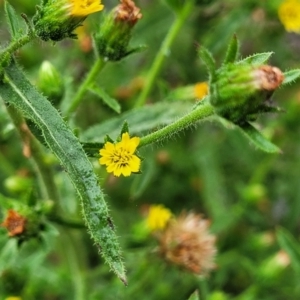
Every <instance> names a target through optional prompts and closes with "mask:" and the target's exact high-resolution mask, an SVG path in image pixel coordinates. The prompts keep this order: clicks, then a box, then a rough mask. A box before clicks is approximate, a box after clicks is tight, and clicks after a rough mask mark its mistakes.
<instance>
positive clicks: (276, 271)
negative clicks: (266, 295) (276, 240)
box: [259, 250, 290, 281]
mask: <svg viewBox="0 0 300 300" xmlns="http://www.w3.org/2000/svg"><path fill="white" fill-rule="evenodd" d="M289 264H290V257H289V255H288V254H287V253H286V252H284V251H283V250H281V251H279V252H277V253H276V254H275V255H274V256H271V257H269V258H268V259H266V260H265V261H264V262H263V264H262V265H261V267H260V269H259V276H260V278H261V279H262V280H265V281H272V280H276V278H278V276H280V275H281V274H282V273H283V272H284V270H285V269H286V268H287V267H288V266H289Z"/></svg>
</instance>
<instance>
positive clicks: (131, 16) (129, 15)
mask: <svg viewBox="0 0 300 300" xmlns="http://www.w3.org/2000/svg"><path fill="white" fill-rule="evenodd" d="M141 17H142V14H141V13H140V9H139V8H138V7H136V6H135V3H134V2H133V1H132V0H121V3H120V4H119V5H118V6H117V7H116V9H115V20H116V21H121V22H126V23H128V24H130V25H131V26H133V25H135V23H136V22H137V21H138V20H139V19H140V18H141Z"/></svg>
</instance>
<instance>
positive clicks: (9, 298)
mask: <svg viewBox="0 0 300 300" xmlns="http://www.w3.org/2000/svg"><path fill="white" fill-rule="evenodd" d="M5 300H22V298H20V297H14V296H12V297H7V298H5Z"/></svg>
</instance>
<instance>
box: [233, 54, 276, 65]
mask: <svg viewBox="0 0 300 300" xmlns="http://www.w3.org/2000/svg"><path fill="white" fill-rule="evenodd" d="M272 54H273V52H263V53H257V54H253V55H250V56H248V57H246V58H244V59H242V60H240V61H238V63H239V64H240V63H247V64H251V65H254V66H255V65H262V64H264V63H266V62H267V61H268V60H269V58H270V57H271V55H272Z"/></svg>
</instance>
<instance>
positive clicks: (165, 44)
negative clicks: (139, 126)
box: [135, 0, 194, 107]
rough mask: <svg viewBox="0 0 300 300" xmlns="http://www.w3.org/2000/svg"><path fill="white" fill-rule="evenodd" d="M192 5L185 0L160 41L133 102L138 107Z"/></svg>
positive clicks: (148, 90)
mask: <svg viewBox="0 0 300 300" xmlns="http://www.w3.org/2000/svg"><path fill="white" fill-rule="evenodd" d="M193 7H194V1H191V0H189V1H185V2H184V4H183V7H182V10H181V11H180V12H179V13H178V14H177V18H176V19H175V20H174V23H173V24H172V26H171V27H170V30H169V32H168V33H167V35H166V37H165V39H164V41H163V42H162V44H161V47H160V49H159V51H158V52H157V54H156V57H155V59H154V61H153V64H152V65H151V67H150V70H149V72H148V73H147V75H146V85H145V87H144V88H143V90H142V92H141V93H140V95H139V97H138V99H137V101H136V103H135V107H140V106H143V105H144V104H145V102H146V100H147V96H148V95H149V93H150V91H151V90H152V88H153V85H154V81H155V79H156V77H157V75H158V74H159V72H160V70H161V68H162V66H163V63H164V60H165V58H166V57H167V56H168V54H169V51H170V48H171V46H172V44H173V42H174V40H175V38H176V36H177V35H178V32H179V30H180V29H181V27H182V26H183V24H184V22H185V21H186V19H187V17H188V16H189V14H190V13H191V11H192V9H193Z"/></svg>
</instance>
